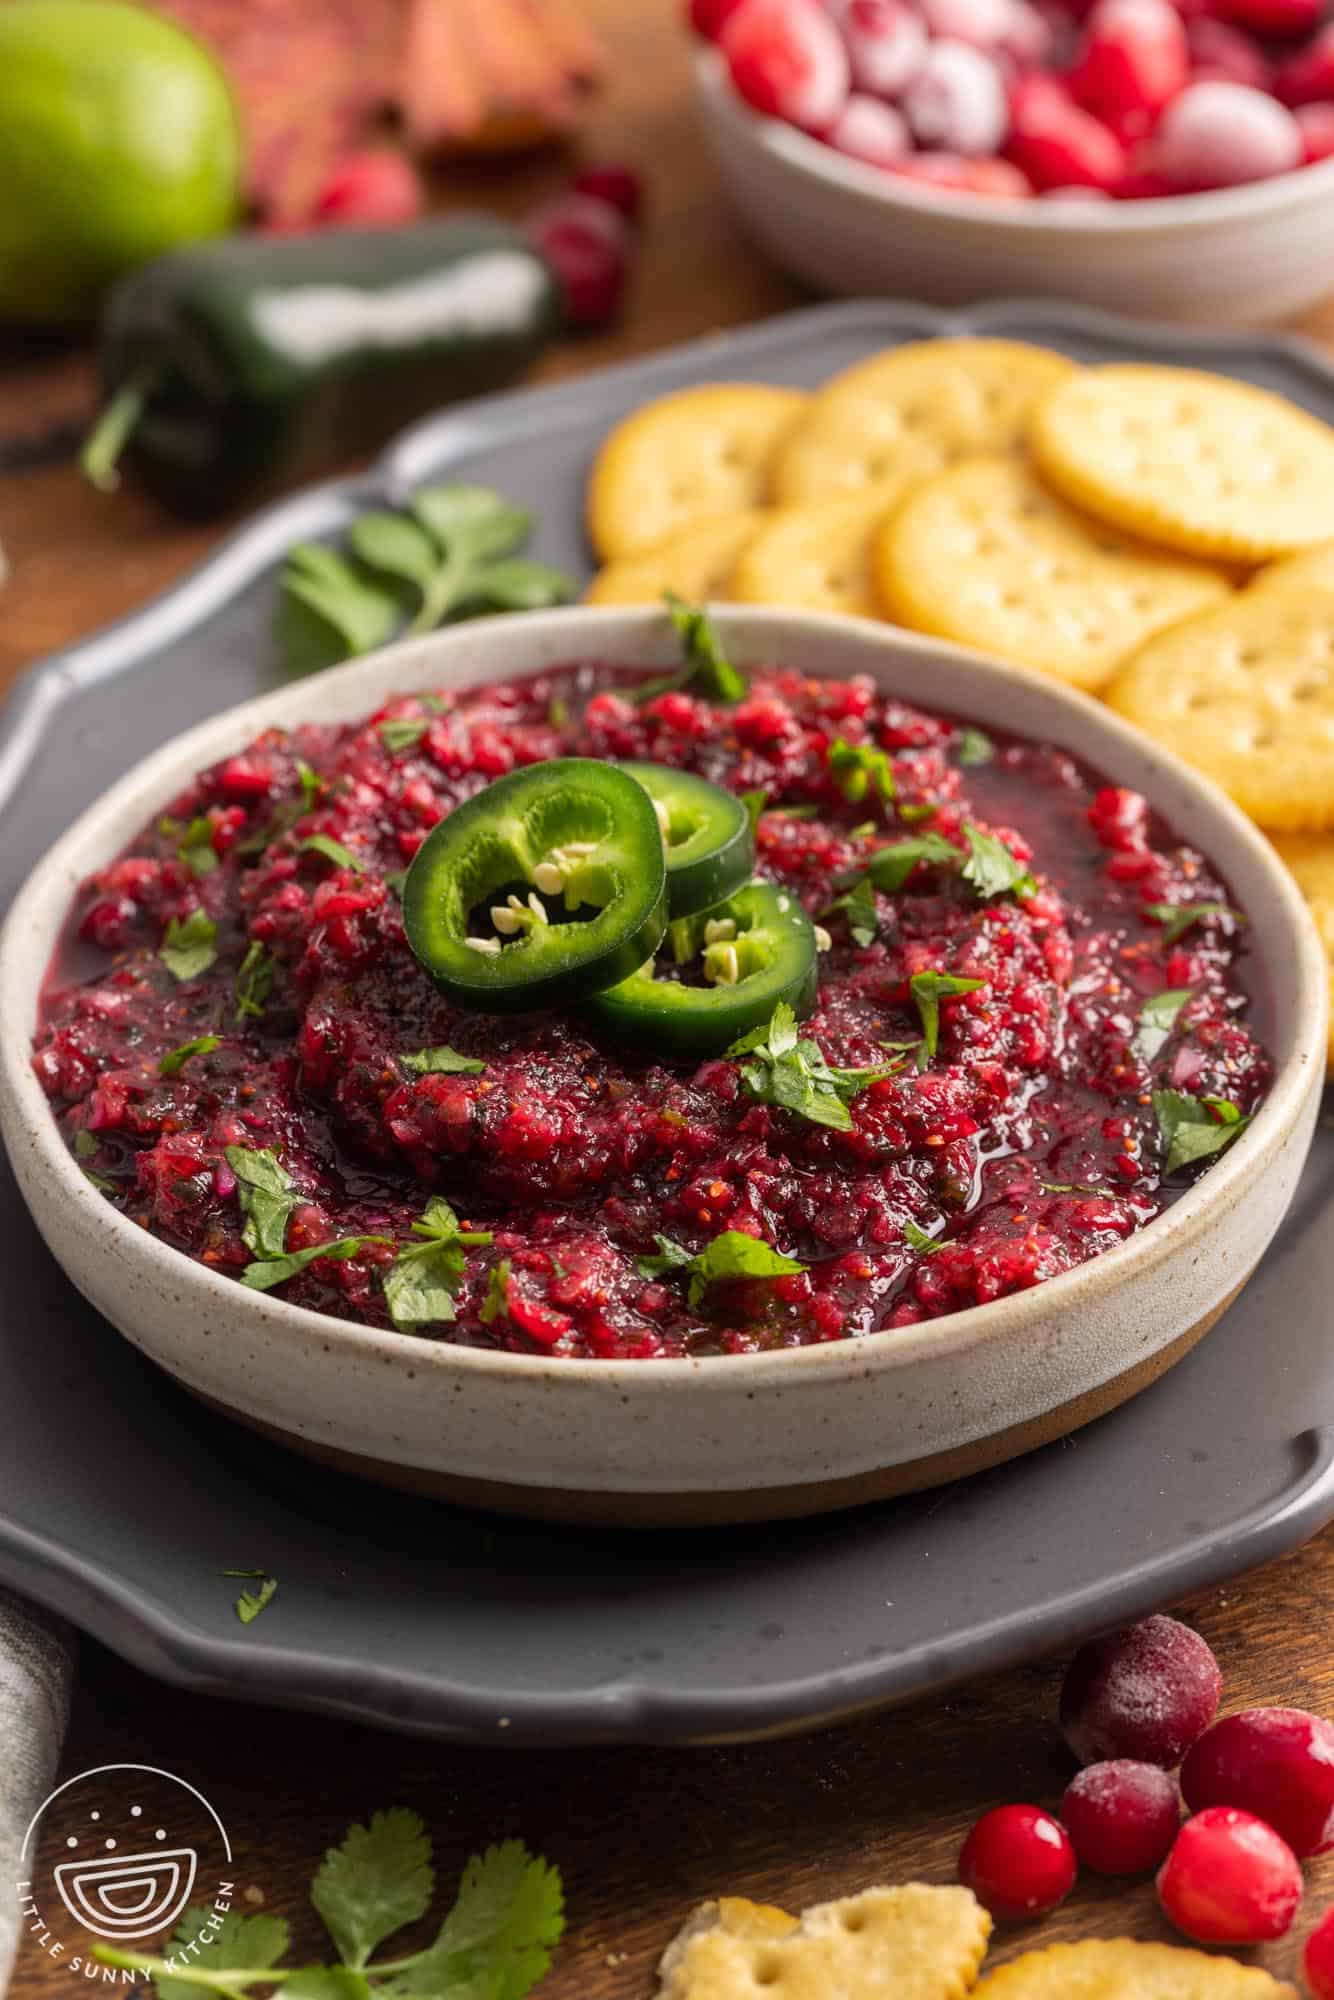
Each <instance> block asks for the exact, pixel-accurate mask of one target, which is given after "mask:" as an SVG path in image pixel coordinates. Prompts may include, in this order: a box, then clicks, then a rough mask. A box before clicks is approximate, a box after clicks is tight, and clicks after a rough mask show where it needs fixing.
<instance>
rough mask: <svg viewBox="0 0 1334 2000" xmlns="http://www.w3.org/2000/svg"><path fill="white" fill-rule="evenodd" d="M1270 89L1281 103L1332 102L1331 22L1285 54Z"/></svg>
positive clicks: (1333, 52) (1333, 45)
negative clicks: (1302, 45) (1297, 50)
mask: <svg viewBox="0 0 1334 2000" xmlns="http://www.w3.org/2000/svg"><path fill="white" fill-rule="evenodd" d="M1274 90H1275V93H1276V94H1277V95H1278V96H1279V97H1281V98H1282V100H1283V102H1284V103H1285V104H1324V103H1327V102H1330V101H1334V21H1331V22H1330V24H1329V26H1328V27H1327V28H1322V29H1321V30H1320V33H1319V34H1318V35H1316V36H1314V37H1313V38H1312V40H1311V41H1310V42H1309V43H1308V44H1307V46H1306V47H1305V48H1304V49H1302V50H1301V51H1300V53H1299V54H1297V55H1295V56H1290V57H1289V59H1288V61H1287V62H1285V63H1284V64H1283V66H1282V67H1281V69H1280V70H1279V71H1278V74H1277V75H1276V76H1275V78H1274Z"/></svg>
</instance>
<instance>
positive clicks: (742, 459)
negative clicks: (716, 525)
mask: <svg viewBox="0 0 1334 2000" xmlns="http://www.w3.org/2000/svg"><path fill="white" fill-rule="evenodd" d="M809 401H810V398H809V396H807V395H804V394H803V393H802V392H801V391H800V390H798V389H779V388H774V387H771V386H769V385H768V384H766V383H759V382H715V383H706V384H704V385H702V386H701V387H699V388H695V389H678V390H677V391H676V393H675V394H674V395H670V396H661V397H659V398H658V400H657V401H656V402H653V403H646V404H645V405H644V407H643V409H640V410H636V411H635V412H634V414H633V415H632V416H629V417H626V418H625V419H624V421H623V422H622V423H619V424H617V425H616V427H615V429H614V430H613V431H611V432H609V434H608V435H607V437H606V438H605V439H604V440H603V444H602V448H601V450H600V451H599V452H598V455H597V458H596V459H595V460H594V462H593V470H592V474H591V476H590V479H589V487H588V532H589V536H590V538H591V540H592V543H593V547H594V549H595V550H596V551H597V554H598V555H599V556H600V557H601V559H602V560H603V561H604V562H611V561H614V560H616V559H618V558H620V557H621V556H630V555H639V554H642V553H643V551H644V550H645V549H651V548H655V547H656V546H657V545H658V543H660V542H665V541H666V540H667V539H668V538H669V536H672V535H676V534H679V533H680V532H681V531H682V530H683V529H685V528H687V527H689V526H690V525H691V524H692V523H694V522H697V521H702V520H706V519H708V518H710V517H712V516H716V515H720V514H736V513H739V512H741V511H742V510H743V509H745V508H748V507H757V506H759V505H761V504H762V502H763V500H764V497H765V490H766V488H767V486H768V483H769V461H770V458H771V457H772V454H773V450H774V447H775V445H776V444H777V442H778V440H779V439H780V438H781V437H782V436H783V435H784V433H785V432H787V431H788V430H790V429H791V427H792V425H793V424H794V423H795V422H796V420H797V418H798V417H799V416H800V415H801V414H802V412H803V411H804V410H805V408H806V405H807V404H808V403H809Z"/></svg>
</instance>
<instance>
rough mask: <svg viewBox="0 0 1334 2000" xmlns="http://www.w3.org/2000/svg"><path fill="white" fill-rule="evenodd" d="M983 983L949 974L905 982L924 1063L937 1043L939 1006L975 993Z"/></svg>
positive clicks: (932, 974)
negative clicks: (914, 1011)
mask: <svg viewBox="0 0 1334 2000" xmlns="http://www.w3.org/2000/svg"><path fill="white" fill-rule="evenodd" d="M986 983H987V982H986V980H985V979H959V978H956V977H955V975H954V974H953V973H951V972H914V974H913V976H912V978H911V979H910V980H909V981H908V986H909V990H910V991H911V993H912V997H913V1004H914V1006H915V1007H916V1009H917V1012H918V1015H919V1017H920V1019H921V1023H922V1048H923V1051H924V1053H925V1058H926V1061H927V1062H930V1061H931V1059H932V1057H933V1056H934V1055H935V1053H936V1049H937V1046H938V1045H939V1041H940V1003H941V1001H942V1000H948V999H950V998H951V997H952V996H953V995H954V994H956V993H975V992H976V991H977V989H978V987H979V986H985V985H986Z"/></svg>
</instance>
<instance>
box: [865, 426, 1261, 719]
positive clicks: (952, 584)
mask: <svg viewBox="0 0 1334 2000" xmlns="http://www.w3.org/2000/svg"><path fill="white" fill-rule="evenodd" d="M875 563H876V578H877V583H878V587H879V593H880V597H881V601H882V603H883V605H884V607H885V612H886V614H887V615H888V616H889V617H891V618H894V619H896V620H897V621H898V622H899V623H900V624H903V625H907V626H910V627H912V628H913V629H914V630H916V631H919V632H931V633H934V634H935V636H936V637H937V638H941V639H952V640H954V641H955V642H956V643H957V644H959V645H963V646H972V647H975V648H976V649H977V650H978V651H979V652H984V653H993V654H996V655H997V656H998V657H999V658H1001V659H1003V660H1013V661H1016V662H1017V663H1018V664H1019V665H1021V666H1026V667H1033V668H1035V669H1036V670H1037V671H1038V672H1039V673H1044V674H1050V675H1051V677H1052V678H1053V679H1054V680H1060V681H1066V682H1068V683H1069V684H1070V685H1071V686H1073V687H1080V688H1087V689H1090V690H1094V689H1098V688H1101V687H1102V686H1103V685H1104V684H1105V683H1106V682H1107V681H1108V680H1109V679H1110V678H1111V676H1112V675H1113V674H1114V673H1115V671H1116V669H1117V666H1118V665H1119V663H1120V662H1121V661H1122V660H1123V659H1124V658H1125V657H1126V655H1127V654H1128V653H1129V652H1131V651H1132V650H1133V649H1134V648H1135V647H1136V646H1138V645H1139V644H1141V642H1142V641H1143V640H1144V639H1146V638H1147V637H1148V636H1149V634H1150V633H1153V632H1157V631H1160V630H1161V629H1162V628H1163V626H1165V625H1171V624H1174V623H1175V622H1176V621H1177V620H1178V619H1182V618H1187V617H1189V616H1190V615H1191V613H1192V612H1196V611H1199V610H1202V609H1203V608H1204V607H1205V606H1206V605H1211V604H1214V603H1216V602H1217V601H1218V600H1220V599H1223V598H1229V599H1230V597H1231V594H1232V592H1231V585H1230V583H1229V580H1228V578H1227V576H1226V575H1225V574H1224V573H1223V572H1222V571H1221V570H1218V569H1214V568H1211V567H1210V566H1209V565H1207V564H1204V563H1199V562H1192V561H1190V560H1188V559H1186V558H1184V557H1181V556H1173V555H1168V554H1166V553H1165V552H1164V551H1162V550H1161V549H1152V548H1148V547H1146V546H1145V544H1144V543H1142V542H1140V541H1137V540H1135V539H1133V538H1132V537H1130V536H1128V535H1123V534H1120V533H1118V532H1117V531H1116V530H1114V529H1111V528H1108V527H1107V526H1105V525H1104V524H1103V523H1101V522H1098V521H1091V520H1089V519H1088V518H1087V516H1085V515H1082V514H1080V513H1078V512H1077V511H1076V510H1075V509H1074V508H1072V507H1068V506H1067V505H1066V504H1065V502H1064V501H1063V500H1060V499H1058V498H1057V497H1056V495H1055V494H1053V493H1051V492H1049V491H1048V490H1047V488H1046V487H1044V486H1043V485H1042V484H1041V482H1040V481H1039V480H1038V479H1037V478H1036V477H1035V475H1034V474H1033V472H1032V471H1031V470H1030V469H1029V467H1028V466H1027V465H1025V464H1024V462H1023V460H1022V459H1019V458H975V459H968V460H965V461H964V462H963V463H962V464H961V465H957V466H954V467H953V468H952V469H951V470H950V471H948V472H942V473H940V474H939V475H938V476H937V477H936V478H935V479H932V480H930V481H929V482H928V483H927V484H926V485H925V486H923V487H922V488H921V489H920V490H919V491H918V492H917V493H915V494H913V495H912V496H911V498H910V499H908V500H905V501H904V503H903V505H902V506H901V507H900V508H899V509H898V510H897V511H896V512H895V513H893V514H891V515H890V517H889V519H888V520H887V521H886V522H885V524H884V525H883V527H882V528H881V529H880V531H879V533H878V535H877V538H876V550H875Z"/></svg>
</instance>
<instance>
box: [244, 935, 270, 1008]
mask: <svg viewBox="0 0 1334 2000" xmlns="http://www.w3.org/2000/svg"><path fill="white" fill-rule="evenodd" d="M273 972H274V961H273V959H272V958H270V956H269V953H268V951H267V949H266V947H265V946H264V945H262V944H261V943H260V941H259V939H258V938H252V939H251V940H250V943H249V944H248V945H247V946H246V955H245V957H244V958H243V959H242V960H241V965H240V970H239V971H238V972H237V975H236V1018H237V1020H238V1021H244V1020H245V1019H246V1018H247V1017H250V1018H251V1019H253V1020H256V1021H258V1020H260V1019H261V1018H262V1016H263V1013H264V1007H265V1004H266V1002H267V1000H268V997H269V991H270V989H271V987H272V985H273Z"/></svg>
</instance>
